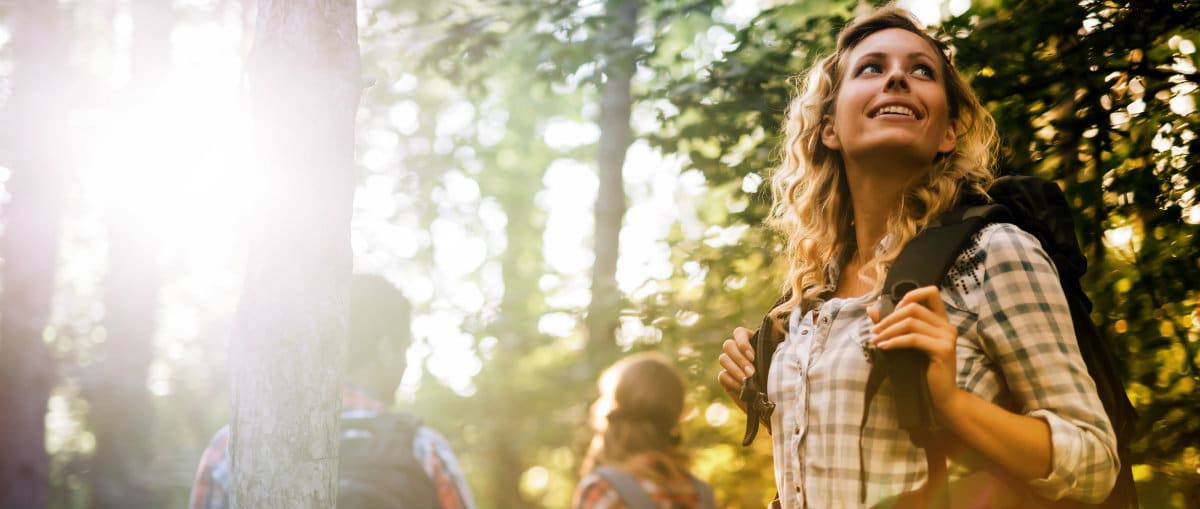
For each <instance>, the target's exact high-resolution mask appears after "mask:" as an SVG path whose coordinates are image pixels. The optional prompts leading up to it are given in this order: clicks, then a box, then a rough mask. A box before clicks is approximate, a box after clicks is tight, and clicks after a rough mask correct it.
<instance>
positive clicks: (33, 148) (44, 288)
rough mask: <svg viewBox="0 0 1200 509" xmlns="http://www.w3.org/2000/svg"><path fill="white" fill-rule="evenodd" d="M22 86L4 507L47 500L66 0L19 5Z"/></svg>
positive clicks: (2, 412) (4, 371)
mask: <svg viewBox="0 0 1200 509" xmlns="http://www.w3.org/2000/svg"><path fill="white" fill-rule="evenodd" d="M10 19H11V20H12V21H13V25H12V26H13V36H12V46H13V60H14V64H15V66H14V71H13V92H12V96H11V97H10V100H9V104H8V106H7V107H6V109H7V110H8V111H6V112H5V115H4V116H3V118H4V119H5V122H3V130H4V132H3V135H2V138H3V143H4V145H6V146H7V150H6V151H5V152H6V153H7V154H8V156H9V158H8V160H7V161H5V162H4V165H5V166H7V167H8V168H9V169H10V170H11V175H12V177H11V179H10V180H9V181H8V182H7V185H6V187H7V189H8V191H9V193H10V194H11V195H12V200H11V201H10V202H9V203H8V204H6V205H5V206H4V214H5V221H4V231H3V235H4V237H3V257H4V275H3V281H4V287H3V295H2V296H0V507H5V508H16V509H26V508H40V507H44V506H45V505H46V500H47V499H46V497H47V484H48V468H49V460H48V458H47V456H46V449H45V434H46V428H45V418H46V405H47V400H48V398H49V397H50V391H51V389H53V387H54V382H55V368H54V357H53V355H52V353H51V351H50V348H49V346H48V344H47V342H48V340H50V339H52V338H50V337H48V336H45V335H44V334H45V332H44V331H45V330H46V325H47V320H48V318H49V314H50V303H51V297H52V296H53V293H54V272H55V262H56V261H57V258H58V241H59V224H60V219H61V217H62V201H63V193H62V184H63V172H64V168H65V167H66V154H67V153H68V149H69V136H68V134H67V129H66V127H67V124H66V107H65V106H64V104H65V97H64V96H65V95H66V94H65V93H64V90H63V89H64V84H65V80H64V67H65V65H66V52H67V45H66V40H67V37H66V34H67V31H66V30H65V28H66V22H67V17H66V16H65V15H64V13H63V11H62V9H61V8H60V7H59V4H58V2H46V1H43V0H25V1H21V2H16V3H15V4H14V5H13V11H12V17H11V18H10Z"/></svg>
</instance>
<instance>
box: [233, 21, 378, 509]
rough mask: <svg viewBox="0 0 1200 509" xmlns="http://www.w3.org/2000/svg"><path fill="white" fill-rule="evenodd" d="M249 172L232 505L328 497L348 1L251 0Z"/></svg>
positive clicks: (340, 334) (345, 277) (339, 321)
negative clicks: (251, 185)
mask: <svg viewBox="0 0 1200 509" xmlns="http://www.w3.org/2000/svg"><path fill="white" fill-rule="evenodd" d="M248 78H249V87H250V94H251V95H250V97H251V100H252V102H253V104H254V112H255V122H256V125H255V128H254V129H255V136H256V139H255V143H256V148H257V150H258V156H259V159H258V165H259V168H260V169H261V170H262V172H263V176H264V179H263V182H262V186H261V187H260V188H259V191H260V195H259V199H258V202H257V203H258V205H259V210H258V211H257V214H256V218H255V219H256V220H257V222H256V224H255V234H254V236H253V238H252V240H251V246H250V253H249V259H248V260H247V267H246V279H245V286H244V288H243V290H242V299H241V302H240V303H239V307H238V312H237V317H236V319H235V325H234V337H233V344H232V347H231V349H232V352H231V354H230V362H231V364H232V369H233V419H232V429H231V431H232V442H231V446H232V447H231V449H232V451H231V460H232V468H233V483H232V490H231V491H232V493H231V495H232V501H233V506H234V507H235V508H254V509H269V508H289V509H290V508H314V509H315V508H322V509H326V508H329V507H333V506H334V502H335V500H336V497H337V465H338V462H337V445H338V426H339V424H340V415H339V413H340V409H341V401H340V394H341V376H342V370H343V362H344V358H345V347H344V340H345V337H346V329H347V298H348V284H349V278H350V267H351V251H350V213H351V201H352V199H353V192H354V183H355V178H354V175H355V167H354V119H355V113H356V111H357V107H358V100H359V95H360V92H361V90H362V79H361V68H360V57H359V51H358V30H357V26H356V8H355V3H354V0H262V1H260V2H259V4H258V18H257V21H256V25H255V35H254V49H253V51H252V52H251V55H250V62H249V66H248Z"/></svg>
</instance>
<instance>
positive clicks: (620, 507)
mask: <svg viewBox="0 0 1200 509" xmlns="http://www.w3.org/2000/svg"><path fill="white" fill-rule="evenodd" d="M642 459H644V461H646V462H647V463H649V462H652V461H654V460H653V459H652V458H649V457H645V456H640V457H638V458H636V459H634V461H639V460H642ZM638 484H639V485H641V487H642V490H644V491H645V492H646V494H647V495H649V496H650V500H653V501H654V506H655V508H656V509H692V508H695V507H700V495H699V494H698V493H696V489H695V488H694V486H693V484H692V480H691V479H681V480H680V481H679V482H678V483H675V484H674V486H677V487H678V488H674V489H668V488H665V487H663V486H660V485H659V484H658V483H655V482H653V481H650V480H648V479H638ZM574 498H575V501H574V502H573V503H572V504H571V507H572V508H574V509H626V507H627V506H626V505H625V502H624V501H622V500H621V495H619V494H618V493H617V490H616V488H614V487H613V486H612V484H611V483H609V482H608V480H607V479H605V478H603V477H600V475H598V474H595V473H591V474H588V475H586V476H584V478H583V480H581V481H579V487H578V488H576V489H575V497H574Z"/></svg>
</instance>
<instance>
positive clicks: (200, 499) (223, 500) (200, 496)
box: [188, 388, 475, 509]
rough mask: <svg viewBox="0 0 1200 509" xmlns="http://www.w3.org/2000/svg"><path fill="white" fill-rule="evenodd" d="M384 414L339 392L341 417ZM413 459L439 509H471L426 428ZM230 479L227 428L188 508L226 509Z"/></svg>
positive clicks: (366, 400) (441, 446)
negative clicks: (434, 494) (421, 469)
mask: <svg viewBox="0 0 1200 509" xmlns="http://www.w3.org/2000/svg"><path fill="white" fill-rule="evenodd" d="M384 410H385V409H384V406H383V403H380V402H379V401H378V400H376V399H374V398H372V397H370V396H368V395H367V394H366V393H365V392H363V391H361V390H356V389H352V388H347V389H345V390H343V391H342V415H343V416H346V417H371V416H374V415H378V414H379V413H380V412H383V411H384ZM413 455H414V456H416V457H417V459H418V460H419V461H420V462H421V465H422V466H423V467H424V468H425V473H426V474H427V475H429V478H430V479H432V480H433V484H434V489H436V490H437V498H438V501H439V502H440V503H441V506H442V509H475V501H474V500H473V499H472V498H471V491H470V489H468V487H467V482H466V478H465V477H464V476H463V474H462V470H461V469H460V468H459V466H458V460H457V459H456V458H455V456H454V453H453V452H452V451H451V450H450V445H449V444H448V443H447V442H446V439H445V438H443V437H442V435H441V434H439V433H438V432H437V431H434V430H433V429H432V428H429V427H426V426H422V427H420V428H418V429H417V433H416V436H415V437H414V438H413ZM232 475H233V474H232V472H231V471H230V466H229V426H225V427H222V428H221V430H220V431H217V434H216V435H215V436H213V439H212V441H211V442H210V443H209V445H208V448H207V449H205V450H204V455H203V456H201V457H200V467H199V468H197V469H196V480H195V481H194V482H193V484H192V494H191V498H190V502H189V503H188V508H189V509H227V508H228V507H229V506H230V504H229V486H230V483H231V482H232V481H233V479H232Z"/></svg>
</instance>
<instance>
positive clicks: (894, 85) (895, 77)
mask: <svg viewBox="0 0 1200 509" xmlns="http://www.w3.org/2000/svg"><path fill="white" fill-rule="evenodd" d="M884 89H885V90H893V89H898V90H908V78H907V76H905V74H904V69H902V68H900V67H893V68H892V70H891V72H890V73H889V74H888V77H887V83H886V84H885V85H884Z"/></svg>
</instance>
